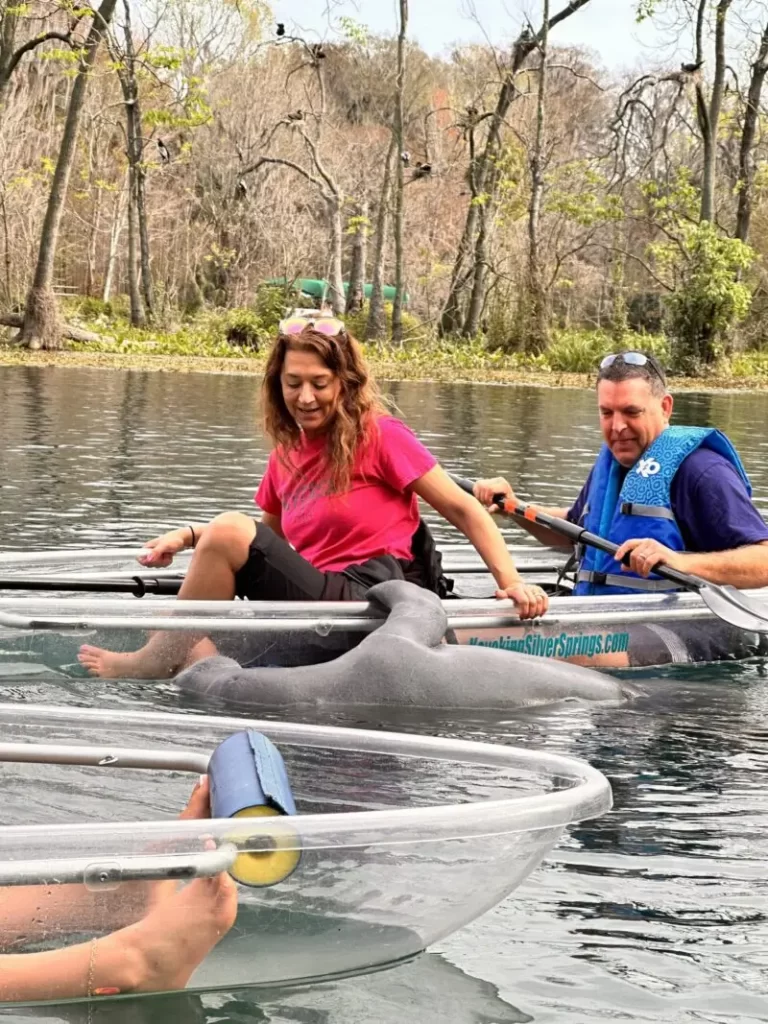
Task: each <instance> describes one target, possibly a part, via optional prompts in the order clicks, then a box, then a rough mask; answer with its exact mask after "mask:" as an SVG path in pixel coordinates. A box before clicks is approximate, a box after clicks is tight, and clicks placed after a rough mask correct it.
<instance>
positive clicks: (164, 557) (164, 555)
mask: <svg viewBox="0 0 768 1024" xmlns="http://www.w3.org/2000/svg"><path fill="white" fill-rule="evenodd" d="M191 539H192V537H191V534H190V530H189V527H188V526H183V527H182V528H181V529H180V530H171V531H170V532H168V533H164V534H163V535H162V537H155V539H154V540H149V541H147V543H146V544H145V545H144V547H145V548H149V549H150V550H149V554H147V555H142V556H141V558H139V563H140V564H141V565H148V566H151V567H152V568H153V569H166V568H167V567H168V566H169V565H170V564H171V562H173V556H174V555H178V553H179V552H180V551H183V550H184V549H185V548H186V547H189V544H188V543H187V541H190V540H191Z"/></svg>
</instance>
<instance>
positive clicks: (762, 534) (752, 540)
mask: <svg viewBox="0 0 768 1024" xmlns="http://www.w3.org/2000/svg"><path fill="white" fill-rule="evenodd" d="M671 498H672V509H673V512H674V513H675V518H676V520H677V522H678V525H679V526H680V529H681V531H682V533H683V538H684V540H685V543H686V547H687V548H688V551H686V552H679V551H670V549H669V548H666V547H664V545H662V544H659V543H658V542H657V541H652V540H642V539H637V540H632V541H628V542H627V543H626V544H623V545H622V547H621V548H620V549H619V551H618V552H617V555H616V557H617V558H621V557H622V556H623V555H624V554H625V553H627V552H629V553H630V557H631V566H630V567H631V568H632V570H633V571H634V572H637V573H639V574H640V575H641V576H647V575H648V573H649V572H650V570H651V569H652V567H653V565H656V564H658V562H660V561H661V562H664V563H665V564H666V565H669V566H670V567H671V568H673V569H679V570H680V571H681V572H687V573H690V574H692V575H694V576H701V577H702V578H703V579H705V580H709V582H710V583H721V584H730V585H731V586H734V587H738V588H740V589H742V590H745V589H749V588H752V587H764V586H766V585H768V526H766V524H765V522H764V521H763V518H762V517H761V515H760V513H759V512H758V511H757V509H756V508H755V506H754V505H753V504H752V501H751V499H750V497H749V494H748V493H747V489H746V487H745V486H744V483H743V481H742V479H741V477H740V476H739V474H738V473H737V472H736V470H735V469H734V468H733V466H732V465H731V463H730V462H728V460H727V459H724V458H723V457H722V456H721V455H718V454H717V453H715V452H712V451H709V450H706V449H699V451H697V452H694V453H693V454H692V455H690V456H689V457H688V458H687V459H686V460H685V462H684V463H683V465H682V466H681V467H680V469H679V470H678V473H677V475H676V477H675V481H674V482H673V485H672V494H671Z"/></svg>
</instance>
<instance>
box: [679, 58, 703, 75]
mask: <svg viewBox="0 0 768 1024" xmlns="http://www.w3.org/2000/svg"><path fill="white" fill-rule="evenodd" d="M703 63H704V61H703V60H700V61H697V62H696V63H695V64H681V65H680V70H681V71H682V72H684V73H685V74H686V75H695V74H696V72H697V71H700V70H701V67H702V65H703Z"/></svg>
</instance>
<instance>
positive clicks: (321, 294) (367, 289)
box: [265, 277, 408, 305]
mask: <svg viewBox="0 0 768 1024" xmlns="http://www.w3.org/2000/svg"><path fill="white" fill-rule="evenodd" d="M265 283H266V284H271V285H276V286H277V287H280V288H293V289H294V290H295V291H297V292H301V293H302V295H308V296H309V297H310V298H311V299H314V301H315V302H317V303H321V302H322V301H323V300H324V299H325V298H326V297H327V295H328V292H329V291H330V289H331V285H330V282H329V281H324V280H322V279H318V278H314V277H297V278H294V280H293V281H290V280H288V279H287V278H285V277H273V278H272V280H271V281H266V282H265ZM348 291H349V282H348V281H345V282H344V294H345V295H346V294H347V292H348ZM372 291H373V285H372V284H365V285H363V295H364V296H365V298H366V299H370V297H371V292H372ZM383 292H384V301H385V302H394V300H395V289H394V286H393V285H391V284H385V285H384V288H383ZM407 304H408V293H407V292H406V293H405V295H404V296H403V305H407Z"/></svg>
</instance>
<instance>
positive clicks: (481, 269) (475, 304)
mask: <svg viewBox="0 0 768 1024" xmlns="http://www.w3.org/2000/svg"><path fill="white" fill-rule="evenodd" d="M498 177H499V176H498V173H497V171H496V169H495V168H494V170H493V172H492V173H491V175H490V176H489V178H488V189H487V194H488V199H487V201H486V202H485V203H483V204H482V205H481V206H479V207H478V209H479V215H478V219H477V224H478V229H477V239H476V240H475V256H474V260H473V262H472V291H471V293H470V296H469V305H468V306H467V315H466V319H465V320H464V324H463V326H462V329H461V333H462V334H463V335H464V336H465V337H467V338H474V337H475V335H476V334H477V332H478V330H479V329H480V319H481V317H482V315H483V307H484V305H485V293H486V285H485V282H486V278H487V276H488V242H489V238H488V236H489V233H490V226H491V225H492V224H493V218H494V215H495V213H496V200H495V194H496V184H497V182H498Z"/></svg>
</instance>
